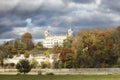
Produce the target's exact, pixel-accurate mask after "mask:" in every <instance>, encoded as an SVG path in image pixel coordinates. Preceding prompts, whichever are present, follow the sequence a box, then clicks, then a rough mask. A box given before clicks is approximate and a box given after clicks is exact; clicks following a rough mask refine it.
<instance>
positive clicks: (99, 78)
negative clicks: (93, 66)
mask: <svg viewBox="0 0 120 80" xmlns="http://www.w3.org/2000/svg"><path fill="white" fill-rule="evenodd" d="M0 80H120V75H42V76H39V75H0Z"/></svg>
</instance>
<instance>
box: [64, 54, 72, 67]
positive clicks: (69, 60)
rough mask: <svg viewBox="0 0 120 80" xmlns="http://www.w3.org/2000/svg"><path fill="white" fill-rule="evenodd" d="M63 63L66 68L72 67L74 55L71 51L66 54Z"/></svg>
mask: <svg viewBox="0 0 120 80" xmlns="http://www.w3.org/2000/svg"><path fill="white" fill-rule="evenodd" d="M65 64H66V68H73V67H74V57H73V54H72V53H69V54H67V56H66V60H65Z"/></svg>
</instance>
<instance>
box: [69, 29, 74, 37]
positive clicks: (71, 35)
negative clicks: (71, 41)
mask: <svg viewBox="0 0 120 80" xmlns="http://www.w3.org/2000/svg"><path fill="white" fill-rule="evenodd" d="M68 37H73V30H72V29H71V28H70V29H68Z"/></svg>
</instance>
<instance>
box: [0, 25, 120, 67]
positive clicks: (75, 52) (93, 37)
mask: <svg viewBox="0 0 120 80" xmlns="http://www.w3.org/2000/svg"><path fill="white" fill-rule="evenodd" d="M13 44H14V45H13ZM40 52H42V53H44V54H45V55H46V57H49V55H50V54H51V53H54V54H58V53H60V56H59V61H58V60H57V57H56V56H54V57H53V59H54V62H53V64H52V66H53V67H52V68H111V67H120V26H118V27H117V28H112V29H104V30H99V29H92V30H82V31H80V32H79V33H78V35H77V36H76V37H74V38H73V37H68V38H67V39H65V40H64V43H63V46H58V45H55V46H54V47H53V48H52V49H46V48H44V47H43V45H42V44H41V43H40V42H39V43H37V44H36V45H34V44H33V42H32V35H31V34H30V33H25V34H23V35H22V36H21V39H20V41H19V40H17V41H15V42H14V43H13V42H8V43H5V44H4V45H2V46H0V64H1V65H3V59H4V58H7V57H13V55H15V54H24V55H25V57H29V54H34V53H38V54H40ZM47 65H48V66H49V64H47ZM34 68H36V66H35V67H34Z"/></svg>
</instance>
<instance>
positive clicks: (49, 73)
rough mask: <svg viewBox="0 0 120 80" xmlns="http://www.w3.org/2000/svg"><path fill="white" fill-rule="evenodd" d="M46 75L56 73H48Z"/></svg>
mask: <svg viewBox="0 0 120 80" xmlns="http://www.w3.org/2000/svg"><path fill="white" fill-rule="evenodd" d="M46 75H54V73H46Z"/></svg>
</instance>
